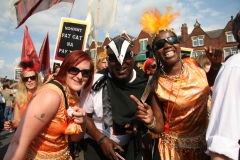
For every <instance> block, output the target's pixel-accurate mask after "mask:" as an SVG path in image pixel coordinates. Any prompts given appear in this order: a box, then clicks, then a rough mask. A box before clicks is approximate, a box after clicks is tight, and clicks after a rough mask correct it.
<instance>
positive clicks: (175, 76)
mask: <svg viewBox="0 0 240 160" xmlns="http://www.w3.org/2000/svg"><path fill="white" fill-rule="evenodd" d="M181 62H182V68H181V73H180V74H178V75H174V76H169V75H167V74H166V72H165V71H164V66H162V68H161V70H162V72H163V76H164V77H166V78H168V79H170V80H172V81H176V80H178V79H180V78H182V76H183V72H184V71H185V67H184V62H183V60H181Z"/></svg>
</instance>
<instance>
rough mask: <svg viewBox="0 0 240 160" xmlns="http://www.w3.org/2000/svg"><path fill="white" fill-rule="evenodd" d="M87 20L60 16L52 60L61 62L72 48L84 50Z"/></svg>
mask: <svg viewBox="0 0 240 160" xmlns="http://www.w3.org/2000/svg"><path fill="white" fill-rule="evenodd" d="M87 26H88V22H86V21H82V20H76V19H71V18H62V19H61V23H60V27H59V33H58V38H57V44H56V48H55V54H54V62H56V63H61V61H63V60H64V58H65V57H66V56H67V55H68V54H69V53H70V52H71V51H74V50H85V48H86V43H87Z"/></svg>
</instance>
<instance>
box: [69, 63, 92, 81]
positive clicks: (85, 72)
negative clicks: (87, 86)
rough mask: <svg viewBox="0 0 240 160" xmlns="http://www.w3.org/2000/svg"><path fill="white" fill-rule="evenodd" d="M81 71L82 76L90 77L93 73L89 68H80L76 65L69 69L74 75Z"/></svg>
mask: <svg viewBox="0 0 240 160" xmlns="http://www.w3.org/2000/svg"><path fill="white" fill-rule="evenodd" d="M79 72H81V73H82V76H83V77H86V78H88V77H90V76H91V74H92V71H91V70H89V69H84V70H80V69H78V68H77V67H74V66H73V67H71V68H69V69H68V73H70V74H72V75H77V74H78V73H79Z"/></svg>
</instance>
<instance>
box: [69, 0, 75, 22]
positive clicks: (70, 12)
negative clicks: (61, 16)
mask: <svg viewBox="0 0 240 160" xmlns="http://www.w3.org/2000/svg"><path fill="white" fill-rule="evenodd" d="M74 2H75V0H73V4H72V7H71V11H70V14H69V18H70V16H71V14H72V9H73V5H74Z"/></svg>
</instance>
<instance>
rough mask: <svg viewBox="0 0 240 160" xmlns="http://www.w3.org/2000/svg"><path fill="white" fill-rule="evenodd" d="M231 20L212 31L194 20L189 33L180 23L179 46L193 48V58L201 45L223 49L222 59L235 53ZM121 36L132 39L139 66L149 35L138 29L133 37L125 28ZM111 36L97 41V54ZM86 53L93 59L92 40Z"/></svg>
mask: <svg viewBox="0 0 240 160" xmlns="http://www.w3.org/2000/svg"><path fill="white" fill-rule="evenodd" d="M232 22H233V16H231V19H230V21H229V22H227V24H226V26H225V27H224V28H223V29H217V30H212V31H204V30H203V29H202V28H201V24H200V23H198V21H197V20H196V23H195V24H194V29H193V30H192V31H191V33H190V34H188V27H187V24H186V23H184V24H182V27H181V35H178V38H179V40H180V42H181V43H180V47H185V48H191V49H193V52H192V54H191V57H193V58H195V57H196V56H198V55H200V54H205V53H204V49H203V46H210V45H211V46H214V47H217V48H220V49H222V51H223V54H224V56H223V61H224V58H225V57H226V56H228V55H230V54H235V53H237V45H238V43H237V42H236V41H235V39H234V37H233V35H232V31H231V30H232ZM118 36H123V37H125V38H127V39H129V40H130V41H133V43H134V52H135V53H137V56H136V57H135V59H136V62H137V65H138V66H139V67H140V68H141V67H142V65H143V63H144V61H145V60H146V51H147V49H146V46H147V45H148V44H149V45H150V43H151V42H150V41H151V35H149V34H148V33H146V32H144V31H142V30H141V31H140V32H139V34H138V36H137V37H136V38H135V37H133V36H131V35H129V34H127V33H126V31H125V30H123V31H122V33H121V34H120V35H117V36H115V37H118ZM111 39H112V38H110V37H109V34H107V35H106V38H105V39H104V41H103V42H98V47H97V54H99V53H101V52H102V51H103V50H104V48H105V47H106V45H107V44H108V43H109V42H110V41H111ZM87 52H88V53H90V54H91V57H92V58H93V59H94V57H95V54H96V48H95V42H94V41H92V43H91V44H90V45H89V48H88V50H87Z"/></svg>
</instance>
